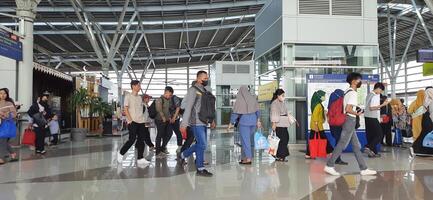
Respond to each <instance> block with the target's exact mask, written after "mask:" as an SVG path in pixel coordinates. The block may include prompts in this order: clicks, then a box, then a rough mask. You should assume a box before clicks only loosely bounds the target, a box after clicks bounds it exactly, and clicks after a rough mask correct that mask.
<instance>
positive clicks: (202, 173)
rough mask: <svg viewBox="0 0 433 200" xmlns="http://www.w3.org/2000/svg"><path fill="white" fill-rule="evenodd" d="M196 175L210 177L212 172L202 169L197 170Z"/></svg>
mask: <svg viewBox="0 0 433 200" xmlns="http://www.w3.org/2000/svg"><path fill="white" fill-rule="evenodd" d="M197 176H203V177H212V176H213V174H212V173H210V172H209V171H207V170H205V169H204V170H197Z"/></svg>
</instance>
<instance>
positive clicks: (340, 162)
mask: <svg viewBox="0 0 433 200" xmlns="http://www.w3.org/2000/svg"><path fill="white" fill-rule="evenodd" d="M335 164H337V165H349V163H347V162H344V161H342V160H339V161H336V162H335Z"/></svg>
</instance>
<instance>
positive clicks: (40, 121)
mask: <svg viewBox="0 0 433 200" xmlns="http://www.w3.org/2000/svg"><path fill="white" fill-rule="evenodd" d="M32 118H33V123H35V124H36V125H38V127H40V128H44V127H45V126H46V125H47V124H48V121H47V119H45V117H44V115H43V113H41V112H38V113H36V114H34V115H32Z"/></svg>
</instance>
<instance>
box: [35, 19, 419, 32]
mask: <svg viewBox="0 0 433 200" xmlns="http://www.w3.org/2000/svg"><path fill="white" fill-rule="evenodd" d="M414 23H415V21H414ZM254 25H255V23H254V22H243V23H239V24H225V25H218V26H206V27H193V28H188V30H185V29H184V28H172V29H150V30H149V29H145V30H144V31H142V32H143V33H146V34H152V33H178V32H184V31H185V32H188V31H189V32H193V31H200V30H202V31H207V30H218V29H225V28H236V27H238V28H239V27H246V26H254ZM105 33H107V34H114V33H116V30H105ZM128 33H130V34H133V33H134V30H128ZM58 34H64V35H77V34H86V33H85V31H84V30H59V31H51V30H46V31H45V30H44V31H35V32H34V35H58Z"/></svg>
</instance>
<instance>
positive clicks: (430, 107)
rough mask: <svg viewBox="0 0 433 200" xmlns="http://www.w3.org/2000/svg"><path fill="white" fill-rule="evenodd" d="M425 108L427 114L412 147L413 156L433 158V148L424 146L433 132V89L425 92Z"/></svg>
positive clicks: (423, 117)
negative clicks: (424, 142)
mask: <svg viewBox="0 0 433 200" xmlns="http://www.w3.org/2000/svg"><path fill="white" fill-rule="evenodd" d="M424 107H425V108H426V110H427V111H426V112H425V113H424V115H423V116H422V130H421V134H420V135H419V137H418V138H417V139H416V140H415V142H414V143H413V145H412V148H411V149H410V150H411V152H410V153H411V155H412V156H414V155H420V156H433V148H428V147H424V146H423V141H424V138H425V137H426V136H427V135H428V134H429V133H430V132H432V131H433V121H432V120H433V88H428V89H426V90H425V97H424Z"/></svg>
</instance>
